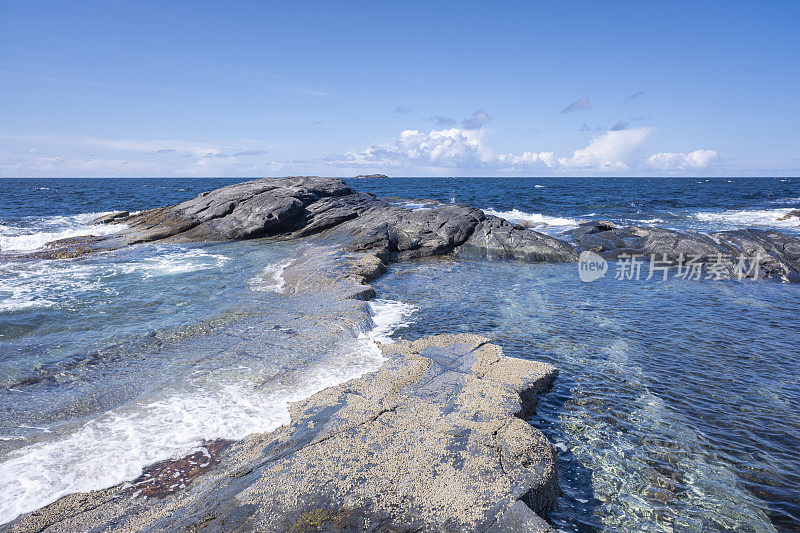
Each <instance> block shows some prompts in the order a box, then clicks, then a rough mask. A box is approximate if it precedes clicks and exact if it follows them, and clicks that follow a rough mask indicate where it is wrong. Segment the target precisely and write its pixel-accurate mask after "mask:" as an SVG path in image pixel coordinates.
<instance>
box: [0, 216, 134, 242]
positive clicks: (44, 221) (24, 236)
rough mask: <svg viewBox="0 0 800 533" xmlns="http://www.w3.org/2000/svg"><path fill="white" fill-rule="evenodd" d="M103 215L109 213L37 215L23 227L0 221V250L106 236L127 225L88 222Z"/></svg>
mask: <svg viewBox="0 0 800 533" xmlns="http://www.w3.org/2000/svg"><path fill="white" fill-rule="evenodd" d="M105 214H108V213H82V214H80V215H72V216H53V217H40V218H36V219H32V220H30V222H31V223H30V225H25V226H10V225H2V224H0V251H3V252H8V251H13V252H30V251H33V250H36V249H39V248H41V247H42V246H44V245H45V244H47V243H48V242H53V241H57V240H59V239H68V238H70V237H79V236H83V235H94V236H101V235H109V234H111V233H116V232H118V231H120V230H122V229H124V228H126V227H127V226H126V225H125V224H99V225H93V224H90V222H91V221H92V220H94V219H95V218H97V217H99V216H102V215H105Z"/></svg>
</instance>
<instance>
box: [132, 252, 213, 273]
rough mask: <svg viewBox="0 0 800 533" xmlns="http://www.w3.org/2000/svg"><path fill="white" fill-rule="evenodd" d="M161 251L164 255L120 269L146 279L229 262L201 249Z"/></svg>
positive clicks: (194, 270)
mask: <svg viewBox="0 0 800 533" xmlns="http://www.w3.org/2000/svg"><path fill="white" fill-rule="evenodd" d="M161 250H163V253H157V255H155V256H153V257H148V258H145V259H142V260H140V261H135V262H130V263H122V264H120V265H119V268H120V270H121V271H122V272H123V273H125V274H131V273H135V272H139V273H141V274H142V275H143V276H144V277H147V278H152V277H156V276H172V275H175V274H185V273H187V272H196V271H198V270H205V269H207V268H219V267H221V266H222V265H224V264H225V263H227V262H228V261H229V258H228V257H227V256H224V255H222V254H214V253H210V252H208V251H206V250H203V249H200V248H189V249H186V248H180V249H177V250H172V249H166V250H165V249H164V248H162V249H161Z"/></svg>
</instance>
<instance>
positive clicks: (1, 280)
mask: <svg viewBox="0 0 800 533" xmlns="http://www.w3.org/2000/svg"><path fill="white" fill-rule="evenodd" d="M148 252H149V253H150V254H151V255H149V256H147V257H139V258H134V259H128V260H122V259H120V258H119V257H114V256H113V255H110V254H109V255H105V256H103V259H104V260H103V261H102V262H80V261H33V262H30V261H23V262H9V263H5V264H3V265H0V313H2V312H16V311H23V310H26V309H31V308H46V307H56V306H68V305H71V304H72V303H73V302H74V301H76V300H77V299H80V298H83V297H84V296H85V295H86V294H88V293H94V294H95V295H98V296H101V295H102V296H114V295H116V294H118V293H119V291H118V289H117V284H116V283H114V282H113V281H112V280H113V278H116V277H117V276H120V275H125V276H132V275H135V276H140V277H141V279H147V278H156V277H161V276H173V275H179V274H186V273H189V272H195V271H198V270H204V269H209V268H219V267H221V266H222V265H224V264H225V263H226V262H227V261H228V260H229V258H228V257H226V256H224V255H221V254H214V253H210V252H208V251H206V250H202V249H198V248H177V249H176V248H175V247H174V246H156V247H152V248H148Z"/></svg>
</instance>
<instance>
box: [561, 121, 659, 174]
mask: <svg viewBox="0 0 800 533" xmlns="http://www.w3.org/2000/svg"><path fill="white" fill-rule="evenodd" d="M650 131H651V130H650V128H634V129H632V130H611V131H607V132H606V133H604V134H603V135H600V136H599V137H595V138H593V139H592V140H591V141H590V142H589V146H587V147H586V148H581V149H580V150H575V151H574V152H573V153H572V156H571V157H559V158H558V163H559V165H560V166H561V167H563V168H565V169H572V168H575V169H586V170H628V169H629V168H630V167H629V159H630V156H631V155H632V154H633V152H634V151H635V150H636V149H638V148H639V147H640V146H641V144H642V143H643V142H644V140H645V138H646V137H647V135H648V134H649V133H650ZM626 161H628V162H626Z"/></svg>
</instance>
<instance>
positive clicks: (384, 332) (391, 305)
mask: <svg viewBox="0 0 800 533" xmlns="http://www.w3.org/2000/svg"><path fill="white" fill-rule="evenodd" d="M369 310H370V318H371V319H372V324H373V327H372V329H370V330H369V332H368V333H367V337H368V338H370V339H372V340H375V341H378V342H380V343H382V344H390V343H392V342H394V341H393V340H392V339H391V337H390V335H392V334H393V333H394V332H395V331H397V330H398V329H400V328H406V327H408V326H409V325H410V322H409V320H410V319H411V316H412V315H413V314H414V313H415V312H416V311H417V308H416V307H414V306H413V305H411V304H407V303H404V302H398V301H396V300H384V299H381V298H377V299H375V300H372V301H371V302H369Z"/></svg>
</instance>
